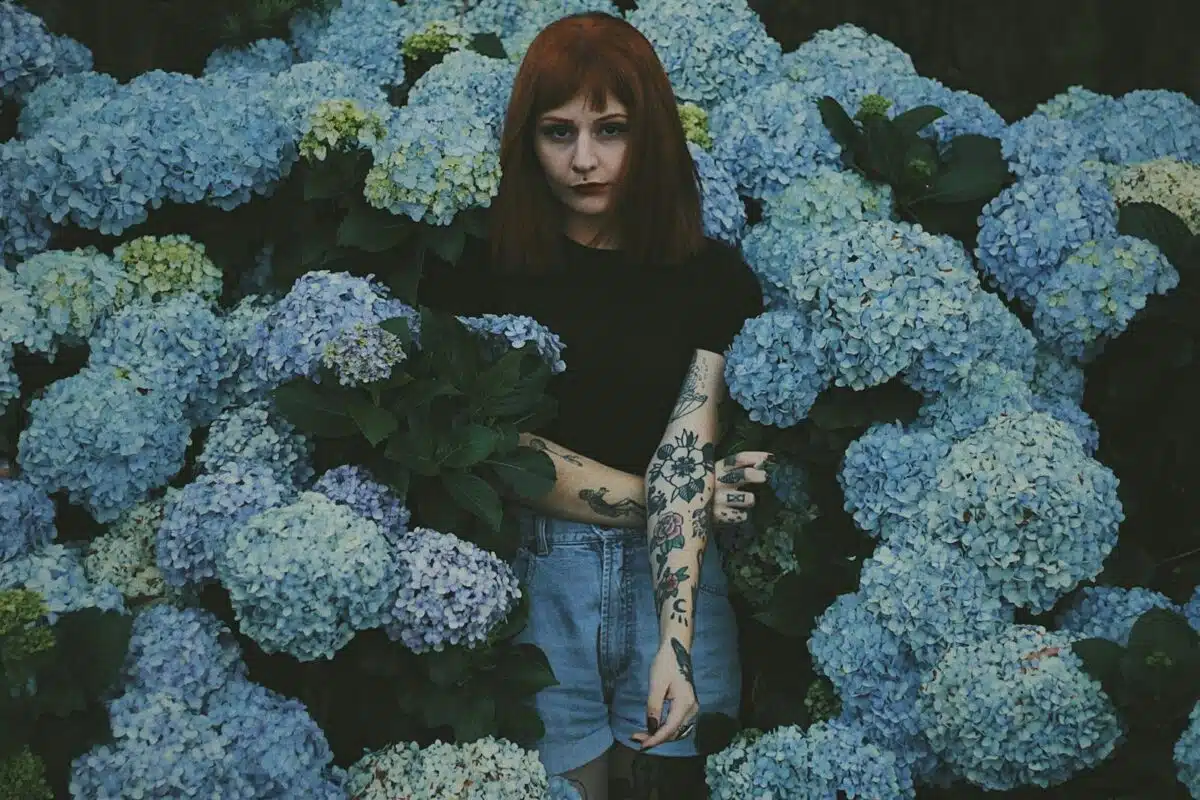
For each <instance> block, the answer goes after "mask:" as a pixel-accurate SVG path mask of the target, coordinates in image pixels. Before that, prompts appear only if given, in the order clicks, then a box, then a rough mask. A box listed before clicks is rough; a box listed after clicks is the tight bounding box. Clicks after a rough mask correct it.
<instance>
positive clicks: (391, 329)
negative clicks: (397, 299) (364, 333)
mask: <svg viewBox="0 0 1200 800" xmlns="http://www.w3.org/2000/svg"><path fill="white" fill-rule="evenodd" d="M379 327H380V328H383V329H384V330H385V331H387V332H388V333H390V334H392V335H393V336H395V337H396V338H397V339H399V340H400V346H401V347H403V348H404V351H405V352H406V353H407V352H408V351H410V350H411V349H412V343H413V335H412V323H411V322H409V319H408V317H388V318H387V319H385V320H384V321H383V322H380V323H379Z"/></svg>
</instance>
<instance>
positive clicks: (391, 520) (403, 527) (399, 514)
mask: <svg viewBox="0 0 1200 800" xmlns="http://www.w3.org/2000/svg"><path fill="white" fill-rule="evenodd" d="M312 490H313V491H314V492H319V493H321V494H323V495H325V496H326V497H328V498H329V499H330V500H332V501H333V502H335V503H341V504H342V505H344V506H348V507H349V508H350V509H352V510H353V511H354V513H355V514H358V515H359V516H360V517H363V518H364V519H369V520H371V521H372V522H374V523H375V524H376V525H378V526H379V529H380V530H381V531H383V532H384V533H386V534H388V536H389V537H392V538H397V537H400V536H403V535H404V534H405V533H406V532H407V531H408V521H409V518H410V517H411V514H410V513H409V511H408V509H407V508H405V507H404V502H403V501H402V500H400V499H399V498H397V497H396V496H395V495H394V494H392V490H391V489H389V488H388V487H387V486H384V485H383V484H382V483H379V482H377V481H376V480H375V479H374V478H373V477H372V476H371V474H370V473H369V472H367V471H366V470H365V469H363V468H362V467H360V466H357V465H354V464H348V465H344V466H341V467H334V468H333V469H331V470H329V471H328V472H326V473H325V474H324V475H322V476H321V477H320V478H319V479H318V480H317V482H316V483H315V484H314V485H313V487H312Z"/></svg>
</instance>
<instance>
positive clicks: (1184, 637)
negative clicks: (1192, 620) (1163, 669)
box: [1129, 608, 1200, 660]
mask: <svg viewBox="0 0 1200 800" xmlns="http://www.w3.org/2000/svg"><path fill="white" fill-rule="evenodd" d="M1197 647H1200V634H1198V633H1196V631H1195V630H1193V629H1192V626H1191V625H1189V624H1188V621H1187V618H1186V617H1184V616H1183V615H1182V614H1179V613H1177V612H1175V611H1169V610H1167V609H1165V608H1152V609H1150V610H1149V611H1147V612H1146V613H1144V614H1142V615H1141V616H1140V617H1138V619H1137V622H1135V623H1134V624H1133V629H1132V630H1131V631H1130V632H1129V651H1130V652H1131V653H1133V654H1135V655H1137V656H1144V655H1147V654H1149V653H1154V652H1160V653H1165V654H1167V655H1169V656H1172V657H1174V658H1175V660H1179V658H1181V657H1182V656H1183V655H1184V654H1186V653H1187V652H1189V651H1193V650H1195V649H1197Z"/></svg>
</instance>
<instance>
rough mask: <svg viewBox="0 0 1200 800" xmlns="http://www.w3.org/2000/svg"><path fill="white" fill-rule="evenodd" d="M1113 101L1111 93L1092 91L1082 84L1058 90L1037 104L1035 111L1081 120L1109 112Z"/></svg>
mask: <svg viewBox="0 0 1200 800" xmlns="http://www.w3.org/2000/svg"><path fill="white" fill-rule="evenodd" d="M1115 103H1116V99H1115V98H1114V97H1112V96H1111V95H1107V94H1100V93H1098V92H1093V91H1092V90H1091V89H1085V88H1083V87H1082V86H1072V87H1070V88H1069V89H1067V90H1066V91H1065V92H1059V93H1058V94H1056V95H1055V96H1054V97H1052V98H1050V99H1049V100H1047V101H1046V102H1044V103H1040V104H1038V107H1037V109H1036V113H1038V114H1043V115H1045V116H1047V117H1050V118H1051V119H1064V120H1068V121H1071V122H1083V121H1086V120H1087V119H1089V118H1094V117H1095V116H1096V115H1097V114H1105V113H1109V108H1110V107H1111V106H1113V104H1115Z"/></svg>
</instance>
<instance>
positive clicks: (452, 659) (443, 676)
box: [421, 647, 471, 686]
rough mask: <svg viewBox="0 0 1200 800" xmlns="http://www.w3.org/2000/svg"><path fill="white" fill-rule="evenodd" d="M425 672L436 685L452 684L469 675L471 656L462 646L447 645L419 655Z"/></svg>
mask: <svg viewBox="0 0 1200 800" xmlns="http://www.w3.org/2000/svg"><path fill="white" fill-rule="evenodd" d="M421 660H422V661H424V662H425V674H426V675H428V676H429V680H430V681H431V682H433V683H434V684H435V685H437V686H454V685H455V684H458V683H462V682H463V681H465V680H467V678H469V677H470V675H471V657H470V654H469V653H468V652H467V651H466V650H465V649H463V648H462V647H447V648H446V649H444V650H442V651H440V652H439V651H433V652H431V653H426V654H424V655H422V656H421Z"/></svg>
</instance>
